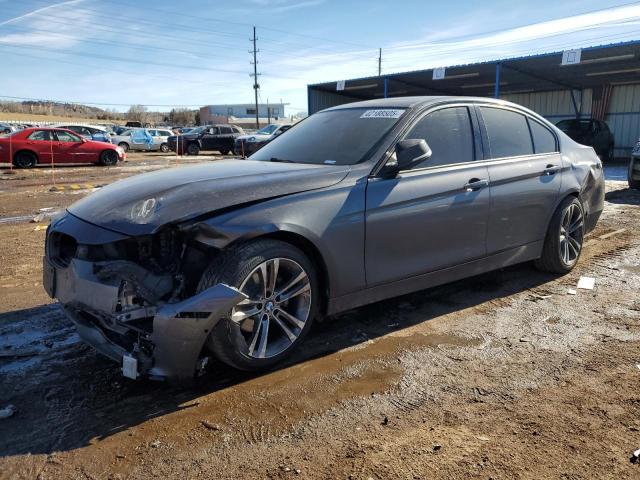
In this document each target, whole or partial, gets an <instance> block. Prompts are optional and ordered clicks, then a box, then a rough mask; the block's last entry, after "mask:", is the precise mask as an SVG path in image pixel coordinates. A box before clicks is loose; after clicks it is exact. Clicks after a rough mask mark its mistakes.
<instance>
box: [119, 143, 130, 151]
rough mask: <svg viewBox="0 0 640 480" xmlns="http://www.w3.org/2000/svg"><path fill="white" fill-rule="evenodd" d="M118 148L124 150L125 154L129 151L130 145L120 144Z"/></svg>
mask: <svg viewBox="0 0 640 480" xmlns="http://www.w3.org/2000/svg"><path fill="white" fill-rule="evenodd" d="M118 146H119V147H120V148H121V149H123V150H124V151H125V152H128V151H129V144H128V143H127V142H120V143H119V144H118Z"/></svg>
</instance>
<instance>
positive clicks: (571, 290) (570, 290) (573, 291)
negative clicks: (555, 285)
mask: <svg viewBox="0 0 640 480" xmlns="http://www.w3.org/2000/svg"><path fill="white" fill-rule="evenodd" d="M577 293H578V291H577V290H575V289H573V288H570V289H569V290H567V295H575V294H577Z"/></svg>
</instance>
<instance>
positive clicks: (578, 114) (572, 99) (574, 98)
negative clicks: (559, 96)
mask: <svg viewBox="0 0 640 480" xmlns="http://www.w3.org/2000/svg"><path fill="white" fill-rule="evenodd" d="M571 102H572V103H573V111H574V113H575V114H576V118H580V110H579V109H578V102H576V95H575V92H574V91H573V89H572V90H571ZM580 104H581V105H580V108H582V101H580Z"/></svg>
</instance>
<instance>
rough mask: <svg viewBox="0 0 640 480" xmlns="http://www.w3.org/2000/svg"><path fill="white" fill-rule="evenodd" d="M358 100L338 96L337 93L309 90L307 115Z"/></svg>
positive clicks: (357, 99)
mask: <svg viewBox="0 0 640 480" xmlns="http://www.w3.org/2000/svg"><path fill="white" fill-rule="evenodd" d="M359 100H360V99H359V98H354V97H350V96H348V95H340V94H338V93H332V92H324V91H322V90H314V89H313V88H311V89H309V115H311V114H313V113H316V112H319V111H320V110H324V109H325V108H329V107H335V106H337V105H342V104H345V103H350V102H357V101H359Z"/></svg>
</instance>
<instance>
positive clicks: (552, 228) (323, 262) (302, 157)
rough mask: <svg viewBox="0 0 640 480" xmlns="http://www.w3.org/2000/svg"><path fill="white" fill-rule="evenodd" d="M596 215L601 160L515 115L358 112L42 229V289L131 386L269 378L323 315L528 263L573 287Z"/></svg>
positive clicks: (475, 106)
mask: <svg viewBox="0 0 640 480" xmlns="http://www.w3.org/2000/svg"><path fill="white" fill-rule="evenodd" d="M208 128H210V127H207V129H208ZM480 138H482V139H483V141H479V139H480ZM603 204H604V175H603V169H602V163H601V161H600V159H599V158H598V157H597V155H596V154H595V152H594V150H593V149H592V148H590V147H585V146H583V145H579V144H577V143H576V142H574V141H573V140H571V139H570V138H569V137H567V136H566V135H565V134H564V133H562V132H561V131H560V130H559V129H557V128H555V127H554V126H553V125H552V124H550V123H549V122H548V121H546V120H545V119H544V118H542V117H541V116H539V115H537V114H536V113H534V112H532V111H530V110H527V109H525V108H523V107H520V106H518V105H516V104H512V103H509V102H505V101H500V100H493V99H472V98H468V97H405V98H389V99H383V100H372V101H365V102H358V103H353V104H349V105H341V106H338V107H333V108H330V109H327V110H324V111H322V112H319V113H316V114H314V115H312V116H310V117H308V118H307V119H305V120H303V121H302V122H300V123H299V124H297V125H296V127H295V128H293V129H291V131H289V132H288V133H287V134H286V135H282V136H280V137H278V138H276V139H274V140H273V141H272V142H270V143H269V144H267V145H266V146H265V147H263V148H262V149H260V150H259V151H258V152H256V153H255V154H254V155H253V156H252V157H251V159H249V160H235V159H229V160H222V161H219V162H214V163H207V164H199V165H192V166H186V167H182V168H174V169H170V170H164V171H158V172H153V173H148V174H143V175H136V176H134V177H130V178H128V179H125V180H121V181H119V182H116V183H112V184H110V185H108V186H106V187H104V188H102V189H101V190H100V191H98V192H96V193H94V194H92V195H90V196H88V197H85V198H84V199H82V200H80V201H79V202H77V203H75V204H74V205H72V206H71V207H70V208H69V209H68V213H67V214H66V215H65V216H63V217H62V218H60V219H59V220H57V221H55V222H53V223H52V225H51V226H50V227H49V230H48V233H47V240H46V242H47V249H46V252H47V253H46V261H45V268H44V281H43V285H44V286H45V288H46V290H47V292H48V293H49V295H50V296H51V297H53V298H57V299H58V300H59V301H60V302H61V303H62V305H63V306H64V309H65V311H66V313H67V314H68V315H69V317H70V318H71V319H72V320H73V321H74V322H75V324H76V327H77V329H78V333H79V334H80V336H81V337H82V338H83V339H84V340H85V341H86V342H88V343H90V344H92V345H94V346H95V347H96V348H97V350H98V351H100V352H101V353H103V354H105V355H107V356H108V357H110V358H112V359H113V360H115V361H117V362H119V363H120V364H121V366H122V369H123V373H124V374H125V375H126V376H128V377H130V378H138V377H140V376H149V377H151V378H153V379H169V380H184V379H190V378H192V377H193V376H194V375H196V374H197V373H200V372H201V371H202V369H203V368H204V366H205V365H206V364H207V359H208V357H210V356H211V355H213V356H216V357H217V358H219V359H220V360H221V361H222V362H225V363H227V364H228V365H230V366H232V367H235V368H238V369H242V370H260V369H264V368H269V367H271V366H273V365H274V364H275V363H277V362H279V361H281V360H283V359H284V358H286V357H288V356H289V355H290V354H291V352H292V351H293V350H294V349H295V347H297V346H298V345H299V344H300V342H301V341H302V340H303V338H304V337H305V335H306V334H307V333H308V332H309V329H310V327H311V324H312V322H313V321H314V318H316V317H318V316H323V315H331V314H335V313H338V312H342V311H345V310H348V309H351V308H354V307H358V306H360V305H364V304H368V303H373V302H377V301H380V300H383V299H386V298H390V297H394V296H397V295H402V294H406V293H409V292H413V291H416V290H421V289H424V288H428V287H432V286H434V285H438V284H442V283H446V282H451V281H453V280H457V279H461V278H464V277H468V276H472V275H477V274H480V273H483V272H486V271H489V270H493V269H498V268H503V267H506V266H508V265H513V264H517V263H520V262H527V261H531V260H533V261H534V262H535V265H536V266H537V267H538V268H540V269H541V270H544V271H549V272H554V273H559V274H564V273H567V272H569V271H571V270H572V269H573V268H574V266H575V265H576V263H577V262H578V259H579V257H580V253H581V251H582V247H583V240H584V235H585V234H586V233H587V232H589V231H591V230H592V229H593V228H594V227H595V225H596V222H597V221H598V218H599V216H600V214H601V212H602V209H603Z"/></svg>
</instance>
